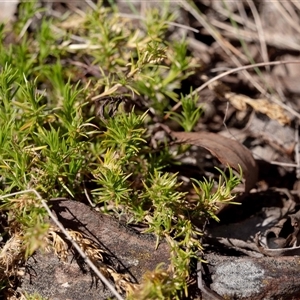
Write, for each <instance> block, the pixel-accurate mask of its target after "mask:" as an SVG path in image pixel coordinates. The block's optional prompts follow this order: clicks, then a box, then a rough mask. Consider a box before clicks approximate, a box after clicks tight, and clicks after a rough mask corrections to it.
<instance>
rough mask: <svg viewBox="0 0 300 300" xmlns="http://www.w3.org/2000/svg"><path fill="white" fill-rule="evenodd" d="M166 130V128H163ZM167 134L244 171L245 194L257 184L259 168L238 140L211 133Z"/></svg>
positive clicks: (173, 132) (170, 132)
mask: <svg viewBox="0 0 300 300" xmlns="http://www.w3.org/2000/svg"><path fill="white" fill-rule="evenodd" d="M163 127H164V128H165V130H166V127H165V126H163ZM167 132H168V133H169V134H170V135H171V136H172V137H173V138H175V139H176V141H177V142H178V143H182V144H190V145H195V146H200V147H203V148H205V149H207V150H208V151H209V152H210V153H211V154H212V155H214V156H215V157H216V158H218V160H219V161H220V162H221V163H222V164H224V165H225V166H228V165H229V166H230V167H232V168H233V169H235V170H237V171H239V166H240V167H241V168H242V170H243V175H244V178H245V192H249V191H250V190H251V189H252V188H253V187H254V185H255V183H256V182H257V178H258V167H257V164H256V162H255V160H254V158H253V156H252V153H251V152H250V151H249V150H248V149H247V148H246V147H245V146H243V145H242V144H241V143H239V142H237V141H236V140H232V139H230V138H227V137H224V136H221V135H219V134H216V133H210V132H175V131H171V130H170V129H168V130H167Z"/></svg>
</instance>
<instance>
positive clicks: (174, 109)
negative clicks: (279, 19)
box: [164, 60, 300, 120]
mask: <svg viewBox="0 0 300 300" xmlns="http://www.w3.org/2000/svg"><path fill="white" fill-rule="evenodd" d="M285 64H300V60H278V61H271V62H262V63H257V64H251V65H246V66H242V67H238V68H234V69H231V70H228V71H226V72H224V73H222V74H219V75H217V76H215V77H213V78H211V79H210V80H208V81H207V82H205V83H203V84H202V85H201V86H199V87H198V88H196V89H195V90H194V91H193V92H192V93H191V94H190V95H189V96H190V97H192V96H194V95H196V94H197V93H199V92H200V91H202V90H204V89H205V88H206V87H207V86H209V85H210V84H211V83H213V82H214V81H217V80H219V79H221V78H223V77H225V76H227V75H230V74H233V73H237V72H239V71H242V70H248V69H253V68H259V67H265V66H277V65H285ZM266 96H267V97H268V98H269V99H270V100H271V101H273V102H274V103H276V104H278V105H279V106H280V107H282V108H284V109H285V110H287V111H289V112H290V113H291V114H292V115H294V116H295V117H297V118H298V119H299V120H300V114H299V113H297V112H296V111H295V110H293V109H292V108H291V107H289V106H287V105H285V104H284V103H282V102H280V101H279V100H277V99H274V97H271V95H266ZM181 104H182V103H181V101H179V102H178V103H176V105H174V107H173V108H172V112H173V111H176V110H177V109H178V108H179V107H180V106H181ZM170 115H171V112H170V113H168V114H166V116H165V117H164V119H165V120H166V119H168V118H169V117H170Z"/></svg>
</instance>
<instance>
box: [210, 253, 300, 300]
mask: <svg viewBox="0 0 300 300" xmlns="http://www.w3.org/2000/svg"><path fill="white" fill-rule="evenodd" d="M206 259H207V261H208V262H209V263H208V268H209V271H210V274H211V280H212V284H211V285H210V288H211V289H212V290H213V291H215V292H216V293H218V294H219V295H221V296H222V297H224V298H225V299H243V300H248V299H249V300H250V299H251V300H253V299H255V300H269V299H270V300H271V299H300V281H299V274H300V263H299V257H298V256H295V257H262V258H250V257H245V258H232V257H231V258H230V257H224V256H216V255H208V256H207V257H206Z"/></svg>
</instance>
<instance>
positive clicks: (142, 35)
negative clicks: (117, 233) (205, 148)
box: [0, 1, 239, 299]
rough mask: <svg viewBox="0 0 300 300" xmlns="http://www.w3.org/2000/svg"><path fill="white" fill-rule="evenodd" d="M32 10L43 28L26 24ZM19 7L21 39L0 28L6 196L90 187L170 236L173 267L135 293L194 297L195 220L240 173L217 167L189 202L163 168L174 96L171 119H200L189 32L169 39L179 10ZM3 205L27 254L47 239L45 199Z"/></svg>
mask: <svg viewBox="0 0 300 300" xmlns="http://www.w3.org/2000/svg"><path fill="white" fill-rule="evenodd" d="M37 9H38V10H39V13H40V14H41V15H42V16H43V17H42V18H41V20H40V22H41V24H40V26H36V28H32V30H30V31H26V30H25V32H24V30H23V29H24V26H25V25H26V24H28V21H29V20H30V19H31V18H33V16H34V15H35V13H36V11H37ZM19 10H20V17H19V20H18V21H17V22H16V23H15V24H14V35H15V42H14V43H12V44H6V43H5V36H6V32H5V27H4V26H1V27H0V37H1V41H0V47H1V48H0V149H1V152H0V189H1V190H0V194H1V195H5V194H8V193H11V192H16V191H21V190H27V189H35V190H37V191H38V192H39V193H40V194H41V195H43V197H44V198H45V199H50V198H56V197H70V198H74V199H79V200H80V199H82V198H83V197H84V189H85V184H84V183H88V182H90V183H93V186H94V187H93V188H92V190H91V195H92V200H93V202H94V204H95V205H97V206H99V207H100V208H101V209H102V211H104V212H106V213H111V214H114V215H119V214H126V215H127V217H128V222H135V223H138V222H143V223H145V224H147V226H148V229H147V230H146V232H151V233H154V234H155V235H156V236H157V246H158V243H159V241H160V240H161V239H162V238H164V239H165V240H166V241H167V242H168V243H169V246H170V249H171V252H170V254H171V268H170V270H171V272H170V273H166V271H165V270H163V269H161V268H158V269H157V270H155V271H154V273H153V274H152V275H149V276H148V275H146V276H145V281H144V283H143V285H142V286H141V289H140V290H139V291H138V292H137V294H136V295H138V297H139V299H171V298H176V297H177V298H178V297H181V295H182V294H183V293H185V295H187V293H188V290H187V288H188V284H187V282H188V281H187V279H188V278H189V276H190V270H191V268H190V267H191V260H192V259H194V258H197V259H199V258H198V254H199V251H200V252H201V251H202V247H201V242H200V237H201V235H202V232H201V230H200V229H199V228H197V227H196V226H195V225H194V224H193V221H192V220H193V218H195V217H197V218H198V219H201V218H203V220H205V219H206V218H207V217H212V218H216V216H215V212H216V209H217V206H216V204H217V203H218V202H226V201H229V200H231V199H232V195H231V191H232V189H233V188H234V187H235V186H236V185H237V184H238V182H239V180H238V178H237V177H235V176H234V175H232V174H231V175H230V178H226V176H225V175H224V174H222V175H221V178H223V180H221V181H220V182H219V188H218V189H217V191H213V182H212V181H209V180H204V181H203V182H201V181H195V183H194V187H195V192H196V194H197V195H198V199H197V201H196V202H194V203H193V204H191V203H189V201H188V200H187V193H186V192H182V191H180V185H181V182H180V181H179V179H178V174H177V173H175V174H173V173H169V172H166V171H165V166H166V165H168V164H171V163H172V162H174V157H173V155H172V154H171V153H170V151H169V149H168V145H167V143H166V141H165V142H161V143H160V144H159V145H158V148H157V149H158V150H157V149H156V150H155V151H154V149H153V147H152V146H151V144H150V143H149V141H150V138H151V131H150V130H148V128H149V127H150V126H151V125H153V124H155V122H157V120H161V119H162V117H163V116H164V115H165V113H166V112H168V111H169V110H170V108H171V103H173V102H174V101H175V102H177V101H181V102H182V112H181V113H173V114H172V118H173V120H174V121H175V122H177V123H178V124H179V125H180V126H181V127H182V128H183V129H184V130H186V131H191V130H192V129H193V127H194V126H195V125H196V123H197V122H198V120H199V118H200V115H201V108H200V107H199V106H198V104H197V99H196V98H195V97H192V98H191V97H189V96H188V95H187V96H184V95H181V96H180V95H178V92H177V90H178V89H180V87H181V82H182V81H183V80H184V79H186V78H188V77H189V76H190V75H191V74H192V73H193V70H194V69H195V65H194V64H192V58H191V57H189V56H188V55H187V46H186V43H185V41H184V40H182V41H178V42H167V41H166V35H167V31H168V22H169V21H172V20H174V19H175V16H174V15H173V14H171V13H168V10H164V13H162V14H160V12H159V11H158V10H157V9H153V10H149V11H148V12H147V16H146V18H145V20H141V26H140V28H137V27H135V26H134V25H133V22H132V21H131V20H129V19H125V18H122V17H120V16H119V15H118V14H117V11H116V8H114V9H111V8H107V7H104V6H103V5H102V3H101V2H100V3H99V4H98V6H97V8H96V9H95V10H88V11H87V12H85V13H84V14H82V16H80V17H78V15H73V14H69V15H68V16H65V15H63V16H62V17H61V19H56V18H49V17H47V15H46V13H45V12H44V10H43V9H42V8H38V3H37V1H36V2H33V1H31V2H22V3H21V6H20V8H19ZM75 19H76V21H77V24H78V26H73V25H72V26H71V24H74V20H75ZM62 21H63V22H62ZM1 209H2V210H3V211H4V212H5V214H7V215H10V216H11V217H10V220H13V222H11V224H10V225H11V226H12V225H13V226H14V230H12V228H10V229H8V230H7V234H8V235H13V234H14V231H15V232H19V234H20V236H21V237H22V241H23V242H22V243H23V246H24V249H25V251H24V255H26V256H28V255H31V254H32V253H33V252H34V251H35V250H37V249H39V248H40V247H44V246H45V244H44V242H45V239H44V238H43V237H44V236H45V235H46V234H47V230H48V227H49V226H48V223H47V221H46V218H45V216H46V212H45V210H44V209H43V208H42V207H41V206H40V205H39V204H38V200H35V199H32V198H30V197H29V198H28V197H27V198H26V197H25V198H24V197H23V198H16V199H11V198H8V199H6V200H5V201H4V200H2V201H1ZM166 274H167V275H166ZM132 297H134V296H132Z"/></svg>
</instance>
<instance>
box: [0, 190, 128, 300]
mask: <svg viewBox="0 0 300 300" xmlns="http://www.w3.org/2000/svg"><path fill="white" fill-rule="evenodd" d="M26 193H33V194H35V195H36V196H37V198H38V199H39V200H40V201H41V203H42V205H43V207H44V208H45V209H46V211H47V213H48V215H49V216H50V218H51V219H52V220H53V222H54V223H55V224H56V225H57V227H58V228H59V229H60V230H61V232H62V233H63V234H64V235H65V236H66V238H67V239H68V240H69V241H70V242H71V244H72V246H73V247H74V248H75V249H76V250H77V252H78V253H79V254H80V256H81V257H82V258H83V259H84V261H85V262H86V264H87V265H88V266H89V267H90V268H91V269H92V270H93V271H94V272H95V274H96V275H97V276H98V277H99V278H100V280H101V281H102V282H103V283H104V284H105V285H106V286H107V287H108V288H109V289H110V291H111V292H112V294H113V295H114V296H115V297H116V298H117V299H118V300H124V299H123V297H122V296H121V295H120V294H119V293H118V292H117V291H116V289H115V288H114V286H113V285H112V284H111V283H110V282H109V281H108V280H107V279H106V278H105V276H104V275H102V273H101V272H100V271H99V269H98V268H97V267H96V266H95V265H94V264H93V262H92V261H91V260H90V259H89V257H88V256H87V255H86V254H85V253H84V252H83V250H82V249H81V248H80V246H79V245H78V244H77V243H76V242H75V241H74V240H73V239H72V237H71V236H70V235H69V233H68V232H67V231H66V229H65V228H64V226H63V225H62V224H61V223H60V222H59V221H58V219H57V218H56V217H55V216H54V214H53V213H52V211H51V210H50V208H49V206H48V205H47V203H46V201H45V200H44V199H43V198H42V196H41V195H40V194H39V193H38V192H37V191H36V190H34V189H29V190H25V191H21V192H16V193H11V194H7V195H4V196H0V199H4V198H8V197H12V196H16V195H21V194H26Z"/></svg>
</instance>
